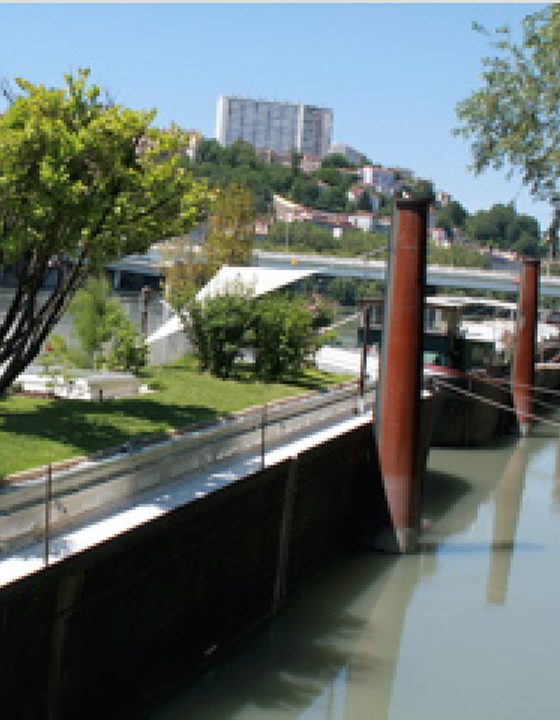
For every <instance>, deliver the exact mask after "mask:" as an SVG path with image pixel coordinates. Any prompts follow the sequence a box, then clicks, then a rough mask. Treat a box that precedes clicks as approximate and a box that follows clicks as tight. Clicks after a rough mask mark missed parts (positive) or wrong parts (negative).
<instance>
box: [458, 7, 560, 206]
mask: <svg viewBox="0 0 560 720" xmlns="http://www.w3.org/2000/svg"><path fill="white" fill-rule="evenodd" d="M474 28H475V29H476V30H478V31H479V32H482V33H485V34H486V35H488V36H490V33H489V32H488V31H487V30H485V29H484V28H483V27H481V26H479V25H477V24H476V23H475V24H474ZM521 30H522V40H521V41H520V42H515V41H514V40H513V39H512V35H511V31H510V29H509V28H507V27H503V28H498V29H496V30H495V31H494V37H495V40H494V41H492V42H491V46H492V47H493V48H494V49H495V51H497V54H495V55H494V56H493V57H486V58H484V59H483V66H484V68H485V70H484V73H483V76H482V79H483V86H482V88H480V89H479V90H476V91H475V92H473V93H472V94H471V95H470V97H468V98H466V99H465V100H463V101H462V102H460V103H459V104H458V105H457V107H456V114H457V117H458V120H459V121H460V123H461V125H460V126H459V127H458V128H457V129H456V130H455V133H456V134H457V135H459V136H462V137H464V138H466V139H468V140H470V141H471V151H472V158H473V161H472V166H471V169H472V170H473V171H474V172H475V174H478V173H481V172H483V171H484V170H486V169H488V168H493V169H498V170H499V169H502V168H504V166H507V167H509V172H508V175H509V176H510V177H511V176H512V175H513V172H514V171H519V172H520V173H521V178H522V181H523V183H524V184H525V185H527V186H528V187H529V188H530V191H531V193H532V194H533V196H534V197H536V198H538V199H541V200H546V201H549V202H551V204H552V206H553V207H554V210H555V218H556V220H558V217H559V215H558V213H559V212H560V210H559V208H558V207H557V203H558V200H559V198H560V195H559V187H558V178H559V171H560V152H559V150H558V148H559V147H560V123H559V122H558V117H559V110H560V86H559V84H558V67H560V6H559V5H548V6H547V7H545V8H544V9H543V10H539V11H538V12H535V13H532V14H530V15H528V16H526V17H525V18H524V19H523V21H522V23H521Z"/></svg>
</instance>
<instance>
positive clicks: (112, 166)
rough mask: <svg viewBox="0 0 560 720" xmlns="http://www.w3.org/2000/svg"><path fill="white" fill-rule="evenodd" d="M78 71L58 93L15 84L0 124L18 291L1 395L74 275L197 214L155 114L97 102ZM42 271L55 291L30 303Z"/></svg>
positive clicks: (35, 346)
mask: <svg viewBox="0 0 560 720" xmlns="http://www.w3.org/2000/svg"><path fill="white" fill-rule="evenodd" d="M88 77H89V71H87V70H81V71H79V72H78V73H77V74H76V75H67V76H66V77H65V85H64V87H63V88H61V89H57V88H53V89H48V88H46V87H45V86H43V85H33V84H32V83H30V82H26V81H24V80H20V79H18V80H16V85H17V87H18V88H19V91H20V93H19V95H14V96H12V97H11V98H10V104H9V106H8V109H7V111H6V112H5V113H4V114H3V115H2V116H0V253H1V261H2V263H3V264H11V265H14V266H15V268H16V272H17V276H18V286H17V288H16V291H15V293H14V295H13V298H12V302H11V305H10V307H9V308H8V310H7V313H6V316H5V318H4V321H3V322H2V323H1V325H0V367H2V371H1V372H0V393H2V392H4V391H5V390H6V388H7V387H9V385H10V384H11V383H12V382H13V380H14V379H15V377H16V376H17V375H18V374H19V373H20V372H21V371H22V370H23V369H24V368H25V367H26V366H27V365H28V364H29V363H30V362H32V361H33V359H34V358H35V357H36V356H37V355H38V353H39V352H40V350H41V346H42V345H43V343H44V341H45V339H46V338H47V336H48V335H49V333H50V332H51V330H52V328H53V327H54V325H55V324H56V323H57V322H58V320H59V319H60V317H61V316H62V314H63V313H64V312H65V310H66V309H67V306H68V303H69V301H70V299H71V298H72V296H73V294H74V292H75V290H76V289H77V288H78V287H79V286H80V285H81V284H82V283H83V281H84V279H85V277H86V276H87V275H88V273H90V272H91V271H92V270H95V269H97V268H99V267H101V266H102V265H105V264H106V263H107V262H109V261H111V260H114V259H116V258H118V257H120V256H122V255H127V254H130V253H141V252H144V251H145V250H146V249H147V247H148V246H149V245H150V243H152V242H154V241H155V240H159V239H161V238H162V237H166V236H173V235H180V234H182V233H184V232H186V231H187V230H188V229H189V228H190V227H191V226H192V225H193V224H194V223H195V222H196V221H198V220H199V219H200V218H202V217H203V215H204V213H205V209H206V204H207V191H206V188H205V186H204V185H202V184H200V183H197V182H195V180H194V178H193V176H192V175H191V174H190V173H188V172H187V171H186V170H185V169H184V168H181V167H179V162H178V154H177V149H178V147H180V145H181V143H182V138H181V137H180V135H179V134H171V133H166V134H163V133H160V132H159V131H157V130H153V129H151V128H150V125H151V123H152V121H153V118H154V116H155V112H138V111H134V110H130V109H127V108H123V107H121V106H118V105H115V104H112V103H109V102H103V101H102V100H101V93H100V89H99V87H97V86H96V85H90V84H89V82H88ZM47 273H55V275H56V282H55V286H54V288H53V289H52V290H51V291H49V293H48V296H47V298H46V300H44V301H40V299H39V290H40V288H41V287H42V286H43V283H44V280H45V277H46V274H47Z"/></svg>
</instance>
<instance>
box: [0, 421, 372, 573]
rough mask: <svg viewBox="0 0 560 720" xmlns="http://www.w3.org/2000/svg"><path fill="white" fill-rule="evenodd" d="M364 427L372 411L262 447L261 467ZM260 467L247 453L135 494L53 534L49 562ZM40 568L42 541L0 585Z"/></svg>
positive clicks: (3, 568)
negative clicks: (263, 455) (92, 516)
mask: <svg viewBox="0 0 560 720" xmlns="http://www.w3.org/2000/svg"><path fill="white" fill-rule="evenodd" d="M368 422H371V412H366V413H364V414H361V415H353V416H350V417H348V419H347V420H342V421H340V422H338V423H337V424H335V425H331V426H327V427H317V428H315V429H314V430H313V431H312V432H309V433H307V434H301V435H300V436H299V437H298V438H297V439H293V440H291V441H288V442H285V443H283V444H280V445H277V446H274V445H270V446H268V447H267V452H266V456H265V465H266V466H271V465H274V464H276V463H278V462H281V461H282V460H284V459H286V458H289V457H295V456H296V455H298V454H299V453H301V452H302V451H304V450H306V449H308V448H310V447H313V446H315V445H318V444H320V443H321V442H324V441H325V440H327V439H329V438H332V437H336V436H338V435H341V434H343V433H345V432H347V431H349V430H351V429H354V428H356V427H359V426H361V425H365V424H367V423H368ZM261 463H262V459H261V455H260V453H255V451H254V450H252V451H251V452H248V453H246V454H242V455H237V456H236V457H235V458H232V459H231V460H226V461H223V462H220V463H217V464H215V465H213V466H212V467H211V468H206V469H205V470H203V471H201V472H199V473H193V474H190V475H189V476H188V477H187V478H185V479H184V480H181V481H180V482H177V483H174V484H169V485H166V486H160V487H158V488H156V489H154V490H151V491H147V492H145V493H143V494H141V495H137V496H136V497H135V498H134V499H133V500H131V501H130V502H129V503H127V504H126V505H124V504H123V505H122V506H121V507H120V508H119V509H118V510H114V511H111V512H106V513H103V514H102V515H101V516H99V517H98V518H96V519H91V518H90V519H89V520H88V521H87V522H85V523H84V524H81V525H78V526H76V527H74V528H73V529H72V530H68V531H66V532H64V533H61V534H59V535H54V536H53V537H52V538H51V542H50V548H49V560H50V563H54V562H57V561H59V560H62V559H63V558H65V557H68V556H69V555H72V554H75V553H79V552H81V551H83V550H86V549H87V548H89V547H92V546H94V545H96V544H99V543H102V542H103V541H105V540H108V539H109V538H112V537H114V536H116V535H118V534H120V533H123V532H126V531H127V530H130V529H132V528H134V527H137V526H139V525H141V524H142V523H145V522H149V521H150V520H153V519H154V518H157V517H159V516H160V515H163V514H164V513H166V512H169V511H170V510H172V509H173V508H176V507H179V506H180V505H184V504H185V503H188V502H191V501H193V500H196V499H197V498H201V497H204V495H206V494H208V493H210V492H214V491H215V490H218V489H219V488H221V487H224V486H226V485H229V484H230V483H233V482H235V481H236V480H238V479H240V478H243V477H245V476H247V475H250V474H251V473H253V472H255V471H256V470H259V469H260V468H261ZM44 565H45V545H44V543H43V542H41V543H35V544H33V545H30V546H27V547H25V548H23V549H21V550H20V551H18V552H15V553H13V554H11V555H7V556H6V557H4V558H2V559H1V560H0V586H2V585H7V584H8V583H10V582H13V581H14V580H16V579H18V578H21V577H24V576H25V575H29V574H31V573H33V572H36V571H38V570H40V569H41V568H43V567H44Z"/></svg>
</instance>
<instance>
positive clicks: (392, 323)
mask: <svg viewBox="0 0 560 720" xmlns="http://www.w3.org/2000/svg"><path fill="white" fill-rule="evenodd" d="M428 209H429V199H427V198H421V199H420V198H419V199H409V198H406V199H405V198H396V199H395V222H394V229H393V242H392V254H391V259H390V271H389V273H388V280H387V299H386V316H385V327H384V336H383V360H382V369H381V408H380V415H379V420H378V422H379V423H380V427H379V428H378V448H379V457H380V464H381V475H382V478H383V484H384V488H385V496H386V499H387V505H388V509H389V513H390V515H391V521H392V525H393V531H394V534H395V536H396V540H397V544H398V549H399V550H400V551H401V552H409V551H412V550H414V549H415V548H416V544H417V539H418V529H419V523H420V489H421V484H422V476H421V474H422V464H421V462H420V452H421V448H420V393H421V381H422V355H423V339H424V293H425V277H426V238H427V230H428Z"/></svg>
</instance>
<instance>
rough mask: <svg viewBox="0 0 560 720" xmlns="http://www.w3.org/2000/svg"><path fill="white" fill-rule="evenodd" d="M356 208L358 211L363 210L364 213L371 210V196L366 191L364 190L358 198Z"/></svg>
mask: <svg viewBox="0 0 560 720" xmlns="http://www.w3.org/2000/svg"><path fill="white" fill-rule="evenodd" d="M357 207H358V210H365V211H366V212H369V211H370V210H371V196H370V194H369V192H368V191H367V190H364V191H363V193H362V194H361V195H360V197H359V198H358V202H357Z"/></svg>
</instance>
